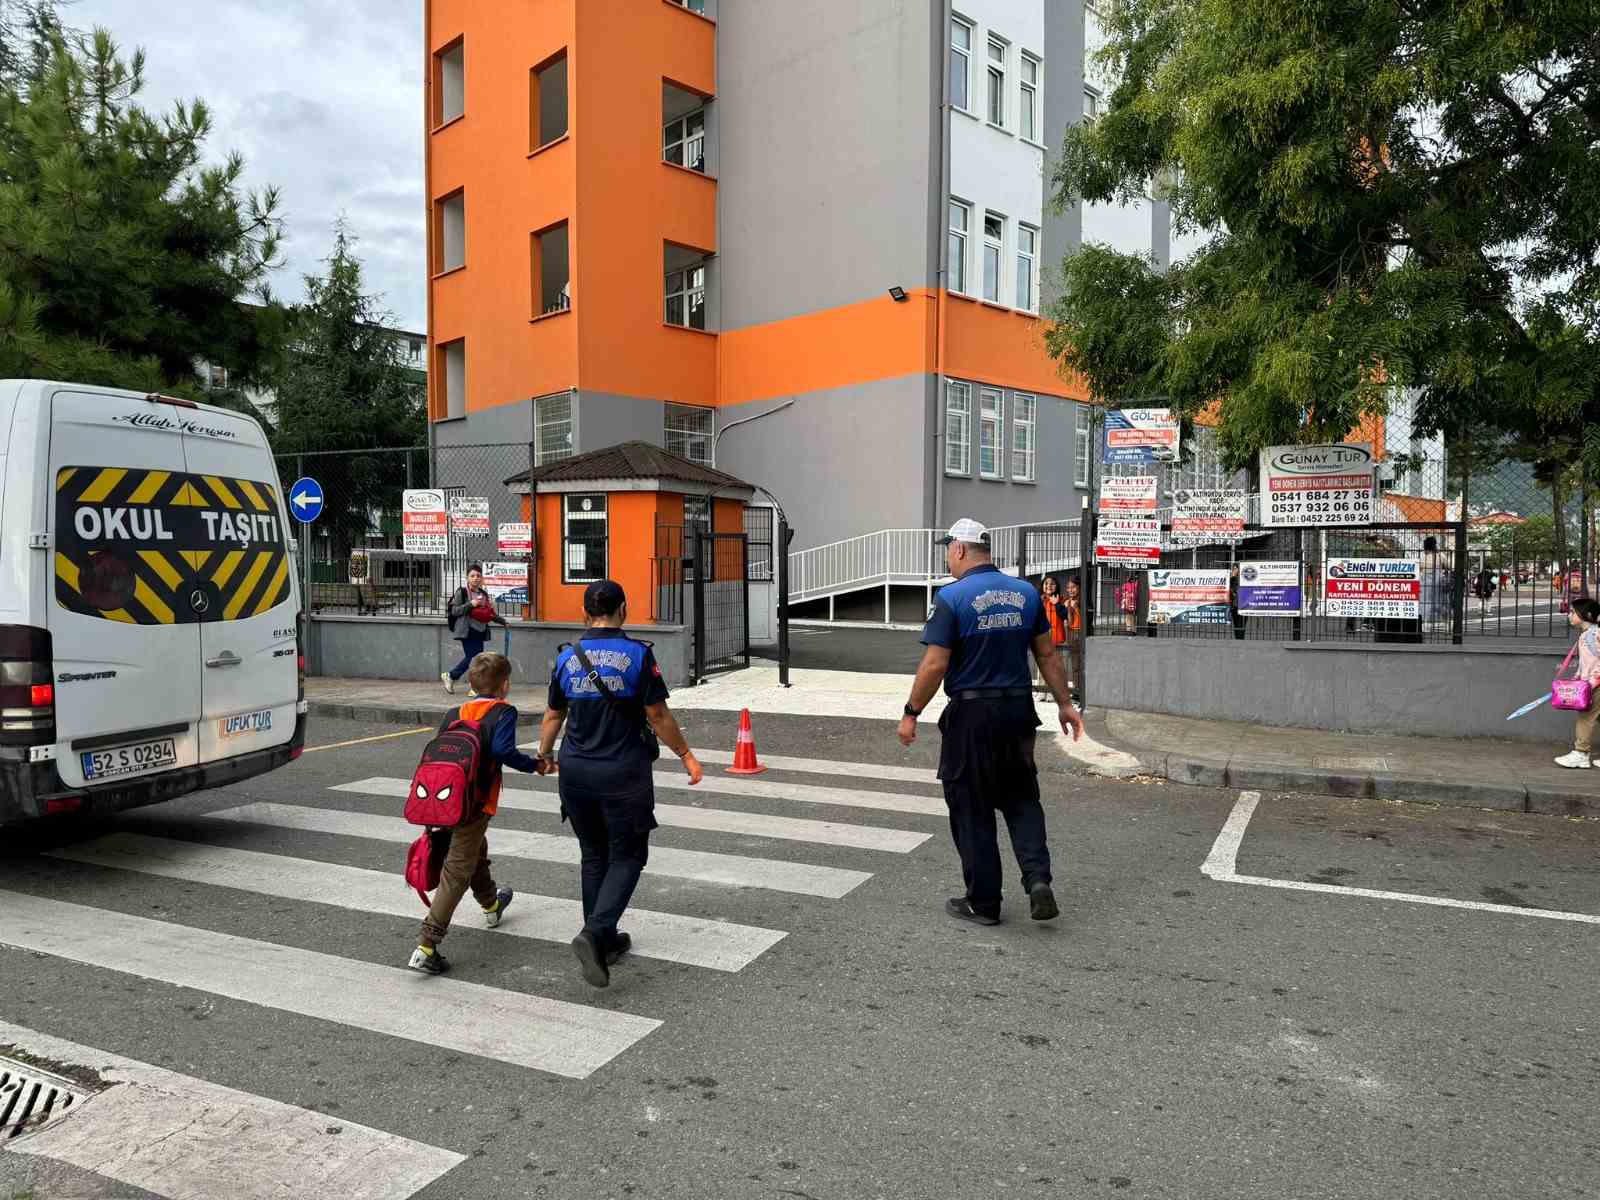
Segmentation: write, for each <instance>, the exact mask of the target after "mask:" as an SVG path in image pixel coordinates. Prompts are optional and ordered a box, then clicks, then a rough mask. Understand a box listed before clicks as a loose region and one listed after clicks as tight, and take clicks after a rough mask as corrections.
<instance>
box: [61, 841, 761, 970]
mask: <svg viewBox="0 0 1600 1200" xmlns="http://www.w3.org/2000/svg"><path fill="white" fill-rule="evenodd" d="M496 840H497V841H498V838H496ZM51 857H53V858H62V859H68V860H70V861H72V862H82V863H92V864H94V865H95V866H101V867H113V868H116V869H117V870H123V871H137V872H139V873H140V874H143V875H159V876H161V877H163V878H166V879H181V880H184V881H186V882H189V883H204V884H210V885H212V886H215V887H226V888H234V889H237V890H238V891H242V892H252V893H254V894H256V895H262V896H281V897H283V898H284V899H287V900H309V901H311V902H313V903H316V904H329V905H334V906H336V907H339V908H350V909H355V910H357V911H360V912H376V913H383V914H385V915H388V916H394V917H416V918H418V919H419V920H420V919H421V916H422V912H423V908H422V905H421V904H420V903H419V902H418V900H417V897H416V895H415V893H413V892H411V891H410V890H409V889H406V888H398V887H396V886H395V883H396V877H395V875H394V874H392V873H387V872H383V871H368V870H364V869H362V868H360V867H348V866H343V865H339V864H334V863H325V862H316V861H314V860H311V859H304V858H289V857H286V856H284V855H280V854H264V853H262V852H260V851H258V850H234V849H230V848H228V847H224V846H208V845H205V844H203V843H200V842H180V841H174V840H171V839H168V838H158V837H145V836H143V835H141V834H133V833H114V834H111V835H109V836H107V837H103V838H97V839H96V840H94V841H92V842H84V843H83V844H81V845H77V846H69V847H67V848H66V849H63V850H56V851H53V852H52V853H51ZM459 919H460V920H461V921H464V922H466V923H468V924H469V925H471V924H473V923H474V922H475V920H476V914H475V913H474V911H473V910H472V908H471V906H470V905H463V906H462V910H461V916H460V918H459ZM627 925H628V931H629V933H631V934H632V935H633V949H632V950H631V951H630V952H629V953H631V954H637V955H639V956H641V957H643V958H656V959H661V960H663V961H666V962H677V963H686V964H687V965H689V966H692V967H709V968H710V969H712V970H714V971H738V970H740V969H741V968H743V967H746V966H748V965H749V964H750V963H752V962H754V961H755V960H756V958H758V957H759V956H760V955H761V954H762V953H763V952H764V951H766V950H769V949H771V948H772V947H773V946H775V945H777V944H778V943H779V942H780V941H782V940H783V938H784V937H785V936H787V935H786V934H785V933H784V932H783V931H782V930H778V929H762V928H760V927H758V926H754V925H735V924H733V923H732V922H730V921H705V920H700V919H698V918H695V917H681V916H675V915H673V914H671V913H661V912H651V911H649V910H648V909H641V908H631V907H630V908H629V909H628V920H627ZM582 927H583V905H582V904H581V903H579V902H578V901H577V900H563V899H558V898H557V897H554V896H539V895H534V894H532V893H530V892H523V891H519V892H518V893H517V898H516V905H515V907H514V908H513V909H512V911H511V914H510V915H509V916H508V917H507V918H506V920H505V923H504V924H503V925H501V926H499V928H498V930H497V931H496V934H495V936H497V937H498V936H500V935H502V934H506V935H509V936H511V937H520V938H529V939H533V940H537V941H544V942H560V943H562V944H563V945H565V944H566V943H568V942H570V941H571V940H572V937H573V935H574V934H575V933H577V931H578V930H579V929H580V928H582Z"/></svg>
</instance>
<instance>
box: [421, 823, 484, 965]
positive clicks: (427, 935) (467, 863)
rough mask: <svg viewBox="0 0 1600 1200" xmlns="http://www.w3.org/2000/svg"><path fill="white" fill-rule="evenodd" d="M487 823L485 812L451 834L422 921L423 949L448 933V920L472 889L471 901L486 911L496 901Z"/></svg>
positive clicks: (438, 941)
mask: <svg viewBox="0 0 1600 1200" xmlns="http://www.w3.org/2000/svg"><path fill="white" fill-rule="evenodd" d="M489 821H490V817H489V815H488V814H487V813H485V814H484V815H483V816H481V817H479V818H478V819H477V820H476V821H470V822H468V823H467V824H465V825H458V826H456V828H455V829H453V830H451V832H450V850H449V853H447V854H446V855H445V858H444V867H443V869H442V870H441V871H440V872H439V890H438V891H436V892H434V894H433V904H432V905H431V906H430V907H429V908H428V915H427V916H426V917H424V918H423V919H422V936H421V938H420V939H419V941H420V942H421V943H422V945H424V946H437V945H438V944H439V943H440V942H441V941H443V940H444V935H445V934H447V933H449V932H450V918H451V917H452V916H454V915H455V911H456V905H458V904H460V903H461V898H462V897H463V896H465V895H466V894H467V890H468V889H469V888H470V889H471V890H472V898H473V899H474V900H476V901H477V902H478V903H479V905H481V906H482V907H484V908H488V907H489V906H490V905H491V904H493V903H494V900H495V886H494V876H492V875H490V874H489V836H488V835H489Z"/></svg>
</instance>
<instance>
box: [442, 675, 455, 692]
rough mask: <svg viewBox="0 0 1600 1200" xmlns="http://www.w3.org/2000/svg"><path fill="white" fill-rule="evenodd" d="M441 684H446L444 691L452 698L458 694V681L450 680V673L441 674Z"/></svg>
mask: <svg viewBox="0 0 1600 1200" xmlns="http://www.w3.org/2000/svg"><path fill="white" fill-rule="evenodd" d="M439 682H440V683H442V684H444V690H445V691H447V692H449V693H450V694H451V695H452V696H454V695H455V694H456V681H455V680H454V679H451V678H450V672H449V671H445V672H442V673H441V674H440V676H439Z"/></svg>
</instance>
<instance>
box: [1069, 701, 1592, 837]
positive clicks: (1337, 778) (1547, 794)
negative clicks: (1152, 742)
mask: <svg viewBox="0 0 1600 1200" xmlns="http://www.w3.org/2000/svg"><path fill="white" fill-rule="evenodd" d="M1086 724H1092V726H1093V728H1094V736H1095V738H1096V740H1097V741H1102V742H1104V743H1105V744H1106V745H1108V746H1115V747H1116V748H1117V749H1119V750H1122V751H1124V752H1125V753H1128V754H1131V755H1132V756H1133V757H1135V758H1137V759H1138V760H1139V765H1140V767H1141V768H1142V770H1143V773H1144V774H1147V775H1154V776H1156V777H1157V778H1160V779H1167V780H1170V781H1171V782H1173V783H1182V784H1188V785H1190V786H1192V787H1214V788H1238V789H1241V790H1244V789H1248V790H1252V791H1278V792H1310V793H1313V794H1315V795H1320V796H1339V797H1342V798H1346V799H1355V800H1399V801H1404V802H1407V803H1421V804H1437V805H1439V806H1441V807H1443V808H1473V809H1492V810H1496V811H1500V812H1521V813H1539V814H1543V815H1548V816H1561V817H1600V795H1595V794H1593V793H1591V792H1573V791H1567V790H1563V789H1561V788H1552V787H1544V786H1541V785H1538V784H1534V785H1527V784H1520V783H1517V784H1491V783H1471V782H1467V781H1459V780H1446V779H1430V778H1426V777H1424V776H1419V775H1395V774H1391V773H1387V772H1355V771H1330V770H1322V769H1320V768H1316V767H1300V766H1294V765H1291V764H1279V763H1265V762H1262V761H1260V760H1259V759H1247V758H1231V757H1230V758H1210V757H1206V756H1204V755H1190V754H1182V753H1174V752H1170V751H1160V750H1150V749H1145V748H1143V747H1138V746H1129V745H1127V744H1126V743H1120V744H1119V743H1118V742H1116V741H1115V740H1113V739H1112V737H1111V733H1110V730H1109V728H1108V726H1107V723H1106V721H1105V720H1104V718H1102V719H1100V720H1098V721H1094V722H1092V723H1091V722H1089V721H1088V719H1087V718H1086Z"/></svg>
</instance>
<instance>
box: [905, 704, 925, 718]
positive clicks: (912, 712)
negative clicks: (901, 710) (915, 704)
mask: <svg viewBox="0 0 1600 1200" xmlns="http://www.w3.org/2000/svg"><path fill="white" fill-rule="evenodd" d="M905 712H906V716H908V717H920V716H921V715H922V710H921V709H920V708H912V707H911V705H909V704H908V705H906V709H905Z"/></svg>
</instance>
